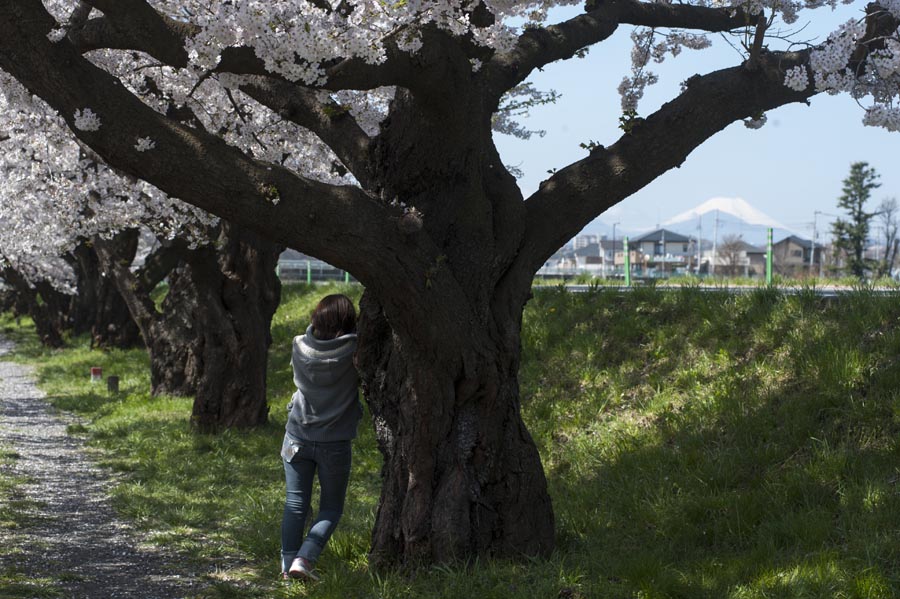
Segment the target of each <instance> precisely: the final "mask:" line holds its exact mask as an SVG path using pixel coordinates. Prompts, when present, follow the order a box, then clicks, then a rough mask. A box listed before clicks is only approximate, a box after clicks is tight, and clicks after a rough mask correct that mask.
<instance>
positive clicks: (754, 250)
mask: <svg viewBox="0 0 900 599" xmlns="http://www.w3.org/2000/svg"><path fill="white" fill-rule="evenodd" d="M735 247H736V248H737V250H738V251H740V252H746V253H748V254H765V253H766V248H762V247H759V246H757V245H753V244H752V243H747V242H746V241H744V240H743V239H741V240H739V241H738V242H737V243H735Z"/></svg>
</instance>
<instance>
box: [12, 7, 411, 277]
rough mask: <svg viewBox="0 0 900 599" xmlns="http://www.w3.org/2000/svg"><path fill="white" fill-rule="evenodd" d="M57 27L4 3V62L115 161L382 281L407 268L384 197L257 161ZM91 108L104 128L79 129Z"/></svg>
mask: <svg viewBox="0 0 900 599" xmlns="http://www.w3.org/2000/svg"><path fill="white" fill-rule="evenodd" d="M54 26H55V22H54V21H53V19H52V17H51V16H50V15H49V14H47V12H46V11H45V10H44V8H43V6H42V5H41V3H40V2H38V1H37V0H27V1H25V0H23V1H21V2H14V3H3V4H0V68H3V69H4V70H6V71H7V72H9V73H11V74H12V75H13V76H14V77H16V78H17V79H18V80H19V81H20V82H21V83H23V84H24V85H25V86H26V87H27V88H28V89H29V90H30V91H31V92H32V93H34V94H36V95H38V96H40V97H42V98H43V99H44V100H45V101H47V102H48V103H49V104H50V105H51V106H52V107H53V108H55V109H56V110H58V111H59V112H60V114H61V115H62V116H63V117H64V118H65V119H66V121H67V123H68V124H69V126H70V128H71V129H72V131H73V132H74V133H75V135H76V136H77V137H78V138H79V139H80V140H81V141H82V142H84V143H85V144H86V145H88V146H89V147H91V148H92V149H93V150H94V151H95V152H97V154H98V155H100V156H101V157H103V158H104V160H106V161H107V162H108V163H109V164H110V165H111V166H113V167H114V168H117V169H119V170H121V171H123V172H125V173H128V174H131V175H133V176H136V177H138V178H140V179H143V180H145V181H149V182H151V183H153V184H154V185H156V186H158V187H159V188H160V189H162V190H164V191H165V192H166V193H168V194H170V195H171V196H173V197H178V198H181V199H183V200H185V201H188V202H190V203H192V204H194V205H195V206H198V207H200V208H203V209H205V210H207V211H209V212H212V213H214V214H217V215H218V216H221V217H222V218H225V219H227V220H230V221H233V222H238V223H241V224H243V225H245V226H247V227H249V228H251V229H255V230H256V231H258V232H259V233H260V234H261V235H263V236H264V237H267V238H269V239H272V240H274V241H276V242H279V243H282V244H284V245H288V246H291V247H294V248H297V249H299V250H301V251H305V252H307V253H310V254H313V255H316V256H318V257H320V258H322V259H324V260H327V261H328V262H330V263H332V264H334V265H336V266H339V267H341V268H345V269H347V270H350V271H351V272H353V273H354V275H356V276H357V277H358V278H359V279H360V280H365V281H366V282H367V283H368V282H371V283H372V284H373V285H375V286H378V277H376V275H375V273H379V274H382V275H383V274H384V273H389V272H394V271H396V270H398V268H400V264H401V262H400V261H398V260H397V259H396V255H395V252H394V251H397V250H398V249H399V248H401V247H402V246H404V245H406V244H407V243H408V241H407V238H406V236H404V235H403V234H402V233H401V232H400V231H399V229H398V228H397V226H396V220H395V218H396V216H395V215H393V213H392V212H391V211H390V210H389V209H388V208H387V207H385V206H384V205H383V204H381V203H380V202H378V201H376V200H374V199H372V198H370V197H369V196H368V195H367V194H366V193H365V192H364V191H362V190H361V189H359V188H356V187H341V186H334V185H327V184H323V183H319V182H316V181H312V180H309V179H305V178H303V177H299V176H297V175H296V174H294V173H292V172H290V171H288V170H287V169H284V168H281V167H278V166H277V165H271V164H266V163H262V162H259V161H256V160H252V159H251V158H249V157H248V156H246V155H245V154H243V153H242V152H240V151H239V150H238V149H236V148H234V147H231V146H229V145H227V144H226V143H225V142H224V141H223V140H221V139H219V138H217V137H215V136H213V135H211V134H208V133H206V132H203V131H198V130H195V129H191V128H189V127H185V126H183V125H180V124H178V123H176V122H173V121H172V120H170V119H167V118H166V117H164V116H163V115H160V114H159V113H157V112H155V111H154V110H152V109H151V108H149V107H148V106H146V105H145V104H143V103H142V102H141V101H140V100H139V99H138V98H136V97H135V96H134V95H133V94H131V93H130V92H129V91H128V90H127V89H125V87H124V86H122V85H121V84H120V83H119V81H118V80H117V79H116V78H114V77H113V76H112V75H110V74H108V73H106V72H105V71H103V70H102V69H99V68H97V67H96V66H94V65H93V64H91V63H90V62H89V61H87V60H85V59H84V58H83V57H82V56H81V55H80V54H78V53H77V52H76V51H75V49H74V48H73V47H72V46H71V45H70V44H68V43H65V42H60V43H56V44H54V43H52V42H50V41H49V40H48V39H47V37H46V35H47V33H48V32H49V31H50V30H51V29H52V28H53V27H54ZM85 108H90V109H91V110H92V111H93V112H94V113H96V114H98V115H99V117H100V120H101V126H100V129H99V130H97V131H84V130H80V129H78V128H77V127H75V124H74V117H73V115H74V113H75V111H77V110H83V109H85ZM141 137H149V138H151V139H152V140H153V141H154V142H155V144H156V149H154V150H150V151H148V152H138V151H137V150H136V149H135V147H134V146H135V143H136V141H137V139H138V138H141ZM385 248H392V249H393V250H394V251H391V250H386V249H385ZM410 260H412V258H410ZM420 260H421V258H420ZM406 267H408V268H412V269H413V270H415V269H416V268H421V265H418V264H412V263H409V264H406ZM423 270H424V269H423Z"/></svg>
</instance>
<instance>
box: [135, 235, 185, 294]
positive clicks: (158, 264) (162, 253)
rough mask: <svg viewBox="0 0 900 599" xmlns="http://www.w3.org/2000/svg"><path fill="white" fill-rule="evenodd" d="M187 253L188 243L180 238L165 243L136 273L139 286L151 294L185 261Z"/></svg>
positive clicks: (148, 257) (145, 260)
mask: <svg viewBox="0 0 900 599" xmlns="http://www.w3.org/2000/svg"><path fill="white" fill-rule="evenodd" d="M187 251H188V243H187V241H185V240H184V239H182V238H180V237H176V238H175V239H173V240H171V241H165V242H163V243H162V245H161V246H160V247H158V248H156V250H154V251H153V252H152V253H150V255H148V256H147V257H146V258H145V259H144V265H143V266H142V267H141V268H140V269H139V270H138V271H137V273H135V279H136V282H137V284H138V285H140V287H141V289H143V290H144V291H146V292H147V293H150V292H151V291H153V290H154V289H156V286H157V285H159V284H160V283H161V282H162V280H163V279H165V278H166V276H168V274H169V273H170V272H172V269H174V268H175V267H176V266H178V263H179V262H182V261H183V260H184V259H185V254H186V252H187Z"/></svg>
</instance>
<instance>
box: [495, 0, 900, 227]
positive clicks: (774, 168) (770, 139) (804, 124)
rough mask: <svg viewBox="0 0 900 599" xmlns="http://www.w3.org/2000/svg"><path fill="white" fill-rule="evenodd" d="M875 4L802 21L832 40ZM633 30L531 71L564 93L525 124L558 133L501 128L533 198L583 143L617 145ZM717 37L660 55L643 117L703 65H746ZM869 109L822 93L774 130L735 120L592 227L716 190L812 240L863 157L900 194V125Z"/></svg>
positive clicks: (623, 222)
mask: <svg viewBox="0 0 900 599" xmlns="http://www.w3.org/2000/svg"><path fill="white" fill-rule="evenodd" d="M863 6H864V5H863V4H862V3H859V2H857V3H855V4H853V5H850V6H842V7H841V8H839V9H838V10H837V11H835V12H834V13H832V12H831V11H830V10H829V9H819V10H816V11H807V15H808V16H805V17H804V18H801V20H800V21H799V22H798V23H797V24H796V26H799V25H802V24H804V23H809V25H808V26H807V28H806V29H805V30H804V31H803V33H802V34H801V35H800V36H799V37H801V38H802V39H804V40H807V39H811V38H812V37H814V36H819V37H820V38H821V39H824V36H826V35H827V33H828V32H830V31H832V30H834V28H835V27H836V25H837V24H839V23H842V22H844V21H847V20H848V19H850V18H854V17H857V16H859V15H860V14H861V10H862V7H863ZM569 10H572V9H569ZM566 14H572V13H571V12H564V11H559V12H558V13H557V18H556V20H559V19H560V18H565V16H566ZM812 16H815V17H817V19H816V21H817V22H816V23H812V22H811V21H810V17H812ZM630 31H631V29H630V28H628V27H620V28H619V30H618V31H617V32H616V33H615V35H614V36H613V37H612V38H611V39H609V40H607V41H606V42H604V43H602V44H599V45H597V46H594V47H593V48H591V51H590V53H589V54H588V56H587V57H586V58H584V59H572V60H569V61H562V62H558V63H554V64H552V65H549V66H548V67H546V68H545V69H544V70H543V72H538V73H536V74H535V75H534V76H532V78H531V79H530V81H532V82H533V83H534V84H535V86H537V87H538V88H539V89H544V90H547V89H555V90H556V91H558V92H559V93H560V94H561V95H562V97H561V98H560V99H559V100H558V101H557V103H556V104H554V105H548V106H542V107H538V108H536V109H534V110H533V111H532V115H531V117H530V118H528V119H526V120H525V121H524V124H525V125H526V126H527V127H529V128H531V129H544V130H546V131H547V134H546V136H545V137H543V138H537V137H533V138H532V139H531V140H530V141H522V140H518V139H514V138H511V137H509V136H505V135H498V136H496V141H497V146H498V148H499V151H500V154H501V156H502V157H503V159H504V161H505V162H506V163H507V164H510V165H515V166H518V167H519V168H520V169H521V170H522V171H524V173H525V176H524V177H523V178H522V179H520V180H519V185H520V187H521V188H522V191H523V194H524V195H525V197H528V195H530V194H531V193H533V192H534V190H536V189H537V186H538V184H539V183H540V181H542V180H543V179H545V178H547V177H548V176H549V175H548V173H547V171H548V170H550V169H553V168H560V167H563V166H566V165H567V164H570V163H571V162H574V161H576V160H579V159H581V158H583V157H584V156H585V155H586V151H585V150H583V149H582V148H580V147H579V144H580V143H582V142H584V143H587V142H589V141H595V142H598V143H601V144H604V145H609V144H610V143H612V142H613V141H615V140H616V139H618V137H619V135H620V134H621V131H620V130H619V129H618V118H619V115H620V113H621V112H620V104H619V95H618V93H617V92H616V88H617V86H618V85H619V82H620V81H621V80H622V77H624V76H625V75H626V74H628V72H629V70H630V57H629V55H630V52H631V39H630V37H629V34H630ZM713 41H714V44H713V47H712V48H710V49H707V50H703V51H692V50H684V51H683V52H682V54H681V55H680V56H678V57H676V58H671V57H668V58H667V59H666V61H665V63H663V64H662V65H656V64H651V70H653V71H655V72H656V73H658V74H659V75H660V82H659V83H658V84H656V85H655V86H651V87H649V88H648V90H647V93H646V95H645V97H644V99H643V100H642V103H641V105H640V107H639V112H640V113H641V115H647V114H649V113H651V112H653V111H654V110H656V108H658V107H659V106H660V105H661V104H662V103H664V102H666V101H668V100H670V99H672V98H673V97H674V96H675V95H676V94H677V93H678V89H679V84H680V83H681V82H682V81H683V80H685V79H687V78H688V77H690V76H691V75H693V74H694V73H701V74H704V73H707V72H709V71H712V70H716V69H719V68H724V67H728V66H733V65H735V64H738V63H739V60H740V59H739V57H738V55H737V53H736V52H735V51H734V50H733V49H732V48H730V47H729V46H728V45H727V43H725V41H723V40H722V39H721V38H720V37H718V36H716V37H714V38H713ZM862 116H863V111H862V109H861V108H860V107H859V105H857V104H856V102H855V101H854V100H852V99H851V98H850V97H849V96H847V95H840V96H828V95H826V94H820V95H817V96H816V97H814V98H813V99H812V103H811V106H805V105H799V104H794V105H790V106H785V107H782V108H779V109H778V110H775V111H772V112H770V113H769V115H768V118H769V121H768V123H767V124H766V125H765V126H764V127H763V128H762V129H759V130H751V129H748V128H746V127H745V126H744V125H743V123H735V124H733V125H731V126H730V127H728V128H727V129H725V130H724V131H722V132H720V133H718V134H717V135H715V136H714V137H712V138H711V139H709V140H708V141H707V142H706V143H705V144H703V145H702V146H700V147H699V148H697V149H696V150H695V151H694V152H693V153H692V154H691V155H690V156H689V157H688V159H687V161H686V162H685V163H684V164H683V165H682V167H681V168H680V169H673V170H671V171H669V172H668V173H666V174H664V175H663V176H662V177H660V178H658V179H657V180H656V181H654V182H653V183H651V184H650V185H648V186H647V187H645V188H644V189H643V190H641V191H639V192H638V193H636V194H635V195H633V196H631V197H630V198H627V199H626V200H624V201H622V202H621V203H619V204H618V205H616V206H614V207H613V208H611V209H610V210H608V211H607V212H606V213H604V214H602V215H600V217H599V218H598V219H597V220H596V221H594V223H593V224H592V225H589V226H588V227H587V228H586V229H585V232H606V231H607V228H606V227H603V226H602V225H607V226H610V225H612V223H614V222H618V223H620V224H619V227H618V231H620V232H621V231H623V230H624V231H625V232H628V231H629V230H631V231H636V230H639V229H645V228H647V227H653V226H655V225H656V224H657V223H661V222H663V221H665V220H667V219H668V218H670V217H672V216H674V215H676V214H678V213H680V212H683V211H685V210H688V209H690V208H693V207H694V206H696V205H698V204H700V203H702V202H704V201H706V200H707V199H709V198H712V197H716V196H726V197H742V198H744V199H745V200H746V201H748V202H749V203H750V204H752V205H753V206H754V207H756V208H758V209H759V210H761V211H763V212H765V213H767V214H768V215H769V216H771V217H773V218H775V219H776V220H778V221H780V222H782V223H784V224H785V225H787V226H788V227H791V228H792V229H794V230H795V231H797V232H799V233H801V234H804V236H805V237H807V238H809V237H810V236H811V233H812V222H813V213H814V211H816V210H819V211H823V212H831V213H836V212H838V210H837V198H838V196H839V195H840V193H841V182H842V180H843V179H844V178H845V177H846V176H847V173H848V172H849V169H850V164H851V163H852V162H856V161H866V162H868V163H869V164H870V165H871V166H873V167H874V168H875V169H876V170H877V171H878V172H879V173H880V174H881V182H882V186H881V188H879V189H878V190H876V192H875V194H874V195H873V198H872V200H871V201H870V208H871V209H873V210H874V208H875V207H876V206H877V204H878V203H880V202H881V200H882V199H883V198H885V197H891V196H893V197H897V198H898V199H900V172H898V168H897V164H898V156H900V152H898V150H900V133H889V132H887V131H885V130H882V129H876V128H873V127H865V126H863V125H862V123H861V119H862ZM826 220H831V217H827V216H822V215H820V216H819V217H818V223H819V231H820V233H819V235H820V239H821V236H822V231H823V230H824V228H826V227H827V223H824V222H823V221H826ZM598 223H602V224H598ZM710 223H711V219H710ZM709 226H711V224H709V223H704V227H709ZM708 231H709V229H707V230H706V231H704V237H706V236H708Z"/></svg>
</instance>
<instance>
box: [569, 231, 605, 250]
mask: <svg viewBox="0 0 900 599" xmlns="http://www.w3.org/2000/svg"><path fill="white" fill-rule="evenodd" d="M599 241H600V238H599V237H598V236H596V235H577V236H576V237H575V239H573V240H572V247H573V248H574V249H575V250H576V251H577V250H580V249H582V248H586V247H588V246H590V245H597V243H598V242H599Z"/></svg>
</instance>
